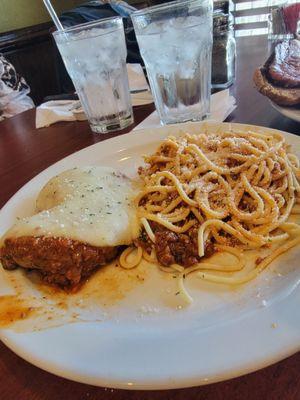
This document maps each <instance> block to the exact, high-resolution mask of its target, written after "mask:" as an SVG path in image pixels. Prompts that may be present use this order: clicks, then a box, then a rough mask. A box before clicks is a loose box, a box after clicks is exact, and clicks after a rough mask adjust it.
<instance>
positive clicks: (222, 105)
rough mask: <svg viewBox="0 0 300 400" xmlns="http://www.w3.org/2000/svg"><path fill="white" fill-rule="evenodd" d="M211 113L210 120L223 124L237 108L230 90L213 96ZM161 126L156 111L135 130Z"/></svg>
mask: <svg viewBox="0 0 300 400" xmlns="http://www.w3.org/2000/svg"><path fill="white" fill-rule="evenodd" d="M210 108H211V113H210V117H209V118H208V120H210V121H217V122H222V121H224V120H225V119H226V118H227V117H228V116H229V115H230V114H231V113H232V111H233V110H234V109H235V108H236V100H235V98H234V97H233V96H231V95H230V94H229V89H226V90H222V91H220V92H218V93H215V94H213V95H212V96H211V105H210ZM159 126H161V124H160V120H159V116H158V113H157V111H154V112H153V113H152V114H150V115H149V117H148V118H146V119H144V121H142V122H141V123H140V124H139V125H137V126H136V127H135V128H134V130H138V129H146V128H147V129H148V128H157V127H159Z"/></svg>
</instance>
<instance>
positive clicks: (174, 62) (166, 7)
mask: <svg viewBox="0 0 300 400" xmlns="http://www.w3.org/2000/svg"><path fill="white" fill-rule="evenodd" d="M212 9H213V7H212V0H181V1H173V2H171V3H166V4H162V5H158V6H154V7H150V8H146V9H143V10H140V11H136V12H134V13H133V14H131V18H132V21H133V25H134V29H135V33H136V37H137V41H138V44H139V47H140V52H141V55H142V57H143V60H144V62H145V66H146V70H147V75H148V79H149V82H150V86H151V90H152V94H153V97H154V101H155V105H156V109H157V111H158V114H159V117H160V120H161V123H162V124H173V123H177V122H185V121H198V120H202V119H204V118H205V117H206V116H207V115H208V114H209V111H210V89H211V52H212Z"/></svg>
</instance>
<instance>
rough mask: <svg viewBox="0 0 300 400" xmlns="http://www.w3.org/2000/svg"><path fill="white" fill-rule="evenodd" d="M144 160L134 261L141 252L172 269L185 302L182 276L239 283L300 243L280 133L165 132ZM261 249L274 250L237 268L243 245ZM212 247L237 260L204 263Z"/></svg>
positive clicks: (296, 175)
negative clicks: (290, 220)
mask: <svg viewBox="0 0 300 400" xmlns="http://www.w3.org/2000/svg"><path fill="white" fill-rule="evenodd" d="M145 162H146V167H143V168H140V169H139V174H140V177H141V179H142V181H143V185H144V189H143V191H142V192H141V193H140V194H139V196H138V197H137V199H136V203H137V207H138V214H139V218H140V220H141V225H142V231H141V235H140V238H139V240H138V241H136V246H137V247H138V248H143V251H139V252H138V254H137V256H136V257H135V259H134V263H133V264H135V265H137V261H138V258H140V259H142V258H143V257H144V258H146V259H147V260H148V261H152V262H157V263H159V265H160V266H161V268H163V270H164V271H167V272H172V273H177V274H178V276H179V278H180V280H179V286H180V288H181V292H183V296H184V298H185V300H186V301H187V302H188V303H189V302H191V298H190V296H189V295H188V293H186V292H185V291H184V289H183V279H184V278H185V277H186V275H187V274H189V273H191V272H196V271H197V275H198V277H199V278H201V279H203V280H207V281H211V282H219V283H224V284H229V285H238V284H241V283H245V282H248V281H249V280H250V279H253V278H255V277H256V276H257V275H258V274H259V273H260V272H261V271H262V270H263V269H265V268H266V266H267V265H268V264H269V263H270V262H271V261H273V259H274V258H276V257H278V256H279V255H280V254H282V253H284V252H286V251H287V250H288V249H290V248H291V247H293V246H295V245H297V244H298V243H300V228H299V225H297V224H295V223H287V220H288V218H289V217H290V215H291V213H299V211H300V210H299V208H300V207H299V203H300V201H299V198H300V197H299V195H300V184H299V181H300V168H299V160H298V158H297V157H296V156H295V155H294V154H290V153H289V152H288V146H287V144H286V143H285V140H284V137H283V136H281V135H280V134H277V133H274V134H270V133H267V134H261V133H255V132H236V131H233V130H227V131H216V132H213V133H208V132H202V133H200V134H199V135H190V134H185V135H183V136H181V137H178V138H176V137H168V138H167V139H165V140H164V141H163V142H162V143H161V144H160V146H159V148H158V149H157V151H156V152H155V153H154V154H153V155H150V156H147V157H145ZM294 206H295V207H294ZM284 241H285V243H284V244H282V242H284ZM276 246H277V247H276ZM274 247H276V248H275V249H274ZM261 248H264V249H266V248H271V249H272V253H271V254H269V255H268V256H266V257H265V258H264V259H262V260H261V261H260V262H258V263H257V265H256V266H255V267H254V268H253V269H252V270H251V271H250V272H247V273H244V274H243V273H242V272H243V269H244V266H245V265H244V263H243V251H245V250H252V249H261ZM130 251H131V250H130ZM214 252H229V253H231V254H232V255H233V256H234V257H236V258H237V260H238V263H237V264H236V265H232V266H227V267H225V266H223V267H222V266H218V265H214V264H212V263H209V262H208V260H207V256H209V255H210V254H212V253H214ZM122 257H123V259H122V260H123V261H124V259H126V257H125V258H124V256H122ZM122 257H121V258H122ZM122 260H121V262H120V263H121V265H122V264H123V262H122ZM125 264H126V263H125ZM127 267H128V266H127ZM178 267H179V268H178ZM183 267H184V268H183ZM216 271H217V272H216ZM237 271H239V272H238V273H237ZM220 272H222V274H220Z"/></svg>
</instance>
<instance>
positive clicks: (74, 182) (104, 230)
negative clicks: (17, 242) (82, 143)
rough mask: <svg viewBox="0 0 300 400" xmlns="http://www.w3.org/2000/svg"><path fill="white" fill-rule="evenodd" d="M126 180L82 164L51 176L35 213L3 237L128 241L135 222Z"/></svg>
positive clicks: (100, 242)
mask: <svg viewBox="0 0 300 400" xmlns="http://www.w3.org/2000/svg"><path fill="white" fill-rule="evenodd" d="M135 196H136V189H134V188H133V185H132V182H131V180H130V179H128V178H127V177H125V176H124V175H122V174H120V173H119V172H117V171H115V170H114V169H112V168H107V167H84V168H74V169H72V170H68V171H65V172H63V173H61V174H60V175H58V176H56V177H54V178H52V179H51V180H50V181H49V182H48V183H47V184H46V186H45V187H44V188H43V189H42V191H41V192H40V194H39V196H38V198H37V201H36V209H37V212H38V213H37V214H35V215H33V216H32V217H29V218H24V219H22V220H20V221H19V222H17V223H16V224H15V225H14V226H13V227H12V228H11V229H10V230H9V231H8V232H7V233H6V234H5V236H4V237H3V238H2V241H4V240H5V238H9V237H11V238H14V237H20V236H34V237H36V236H47V237H65V238H70V239H73V240H78V241H80V242H84V243H88V244H90V245H93V246H99V247H103V246H119V245H129V244H130V243H132V241H133V240H134V239H135V238H136V237H137V236H138V233H139V224H138V219H137V214H136V208H135V206H134V202H133V199H134V197H135Z"/></svg>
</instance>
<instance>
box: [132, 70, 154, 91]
mask: <svg viewBox="0 0 300 400" xmlns="http://www.w3.org/2000/svg"><path fill="white" fill-rule="evenodd" d="M127 73H128V81H129V88H130V91H131V92H134V91H142V90H149V91H150V89H149V85H148V83H147V81H146V77H145V74H144V71H143V68H142V66H141V64H127Z"/></svg>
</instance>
